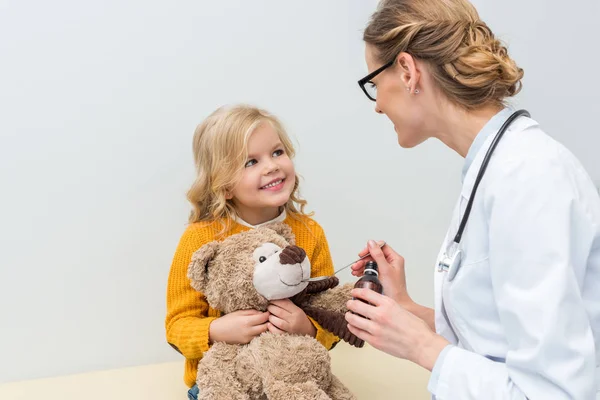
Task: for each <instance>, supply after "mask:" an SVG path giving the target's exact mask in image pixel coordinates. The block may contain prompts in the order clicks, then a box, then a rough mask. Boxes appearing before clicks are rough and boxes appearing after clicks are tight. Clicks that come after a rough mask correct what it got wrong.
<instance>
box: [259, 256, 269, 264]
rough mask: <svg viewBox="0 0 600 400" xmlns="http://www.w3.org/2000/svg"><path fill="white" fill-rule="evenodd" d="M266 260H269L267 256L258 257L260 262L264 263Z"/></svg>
mask: <svg viewBox="0 0 600 400" xmlns="http://www.w3.org/2000/svg"><path fill="white" fill-rule="evenodd" d="M265 261H267V257H265V256H260V257H258V262H260V263H264V262H265Z"/></svg>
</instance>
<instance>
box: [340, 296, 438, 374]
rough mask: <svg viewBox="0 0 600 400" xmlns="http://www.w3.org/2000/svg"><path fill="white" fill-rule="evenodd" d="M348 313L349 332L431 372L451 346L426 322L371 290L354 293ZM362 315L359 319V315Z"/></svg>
mask: <svg viewBox="0 0 600 400" xmlns="http://www.w3.org/2000/svg"><path fill="white" fill-rule="evenodd" d="M351 293H352V296H353V297H354V298H356V299H362V300H364V301H367V302H369V303H371V304H372V305H371V304H366V303H364V302H362V301H359V300H349V301H348V303H347V307H348V309H349V310H350V311H352V312H354V313H356V314H353V313H351V312H348V313H346V321H348V329H349V330H350V332H352V333H353V334H354V335H356V336H358V337H359V338H360V339H363V340H364V341H365V342H367V343H369V344H370V345H371V346H373V347H375V348H376V349H379V350H381V351H383V352H385V353H388V354H390V355H392V356H395V357H399V358H403V359H406V360H410V361H412V362H415V363H417V364H419V365H421V366H422V367H424V368H426V369H428V370H429V371H431V370H432V369H433V366H434V365H435V361H436V360H437V358H438V356H439V354H440V353H441V351H442V350H443V349H444V347H446V346H447V345H448V344H449V343H448V341H446V339H444V338H443V337H442V336H439V335H437V334H436V333H434V332H433V331H432V330H431V328H430V327H429V326H428V325H427V324H426V323H425V321H423V320H422V319H420V318H418V317H416V316H415V315H413V314H411V313H410V312H408V311H407V310H406V309H404V308H403V307H402V306H401V305H400V304H398V303H397V302H395V301H394V300H392V299H390V298H389V297H386V296H383V295H381V294H379V293H377V292H375V291H373V290H370V289H353V290H352V292H351ZM357 314H358V315H357Z"/></svg>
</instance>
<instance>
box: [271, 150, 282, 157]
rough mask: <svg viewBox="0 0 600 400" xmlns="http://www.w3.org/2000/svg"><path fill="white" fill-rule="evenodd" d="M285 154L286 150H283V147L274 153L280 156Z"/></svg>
mask: <svg viewBox="0 0 600 400" xmlns="http://www.w3.org/2000/svg"><path fill="white" fill-rule="evenodd" d="M284 154H285V151H283V150H282V149H279V150H275V151H274V152H273V155H274V156H275V157H279V156H282V155H284Z"/></svg>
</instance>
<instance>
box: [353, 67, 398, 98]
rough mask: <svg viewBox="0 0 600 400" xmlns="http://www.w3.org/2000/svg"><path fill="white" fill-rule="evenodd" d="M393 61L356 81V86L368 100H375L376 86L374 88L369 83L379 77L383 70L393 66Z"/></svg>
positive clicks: (371, 83)
mask: <svg viewBox="0 0 600 400" xmlns="http://www.w3.org/2000/svg"><path fill="white" fill-rule="evenodd" d="M395 61H396V60H392V61H390V62H389V63H387V64H385V65H383V66H381V67H379V68H377V69H376V70H375V71H373V72H371V73H370V74H369V75H367V76H365V77H364V78H362V79H361V80H359V81H358V86H360V88H361V89H362V90H363V92H365V94H366V95H367V97H368V98H369V99H371V100H373V101H376V100H377V86H375V84H374V83H373V82H371V79H373V78H375V77H376V76H377V75H379V74H380V73H381V72H382V71H383V70H384V69H386V68H389V67H391V66H392V65H394V62H395Z"/></svg>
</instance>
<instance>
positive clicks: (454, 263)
mask: <svg viewBox="0 0 600 400" xmlns="http://www.w3.org/2000/svg"><path fill="white" fill-rule="evenodd" d="M461 260H462V252H461V251H460V250H456V252H454V254H452V255H451V256H448V255H446V254H444V256H443V257H442V259H441V260H440V262H439V263H438V271H440V272H442V271H448V280H449V281H451V280H453V279H454V277H455V276H456V273H457V272H458V269H459V268H460V263H461Z"/></svg>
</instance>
